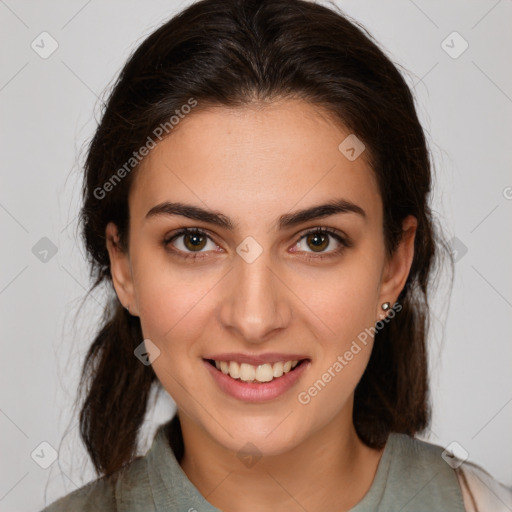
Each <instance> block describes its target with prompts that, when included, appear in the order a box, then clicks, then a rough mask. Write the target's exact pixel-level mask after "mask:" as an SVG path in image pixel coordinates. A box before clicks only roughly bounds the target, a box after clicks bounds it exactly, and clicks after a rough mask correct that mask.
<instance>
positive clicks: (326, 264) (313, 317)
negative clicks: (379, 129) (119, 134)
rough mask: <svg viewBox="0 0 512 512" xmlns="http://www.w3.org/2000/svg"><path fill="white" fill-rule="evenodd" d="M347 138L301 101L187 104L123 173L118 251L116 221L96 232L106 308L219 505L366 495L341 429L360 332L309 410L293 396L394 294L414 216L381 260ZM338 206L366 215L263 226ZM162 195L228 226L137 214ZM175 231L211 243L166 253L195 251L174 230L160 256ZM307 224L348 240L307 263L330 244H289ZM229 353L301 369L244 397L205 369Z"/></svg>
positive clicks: (334, 504)
mask: <svg viewBox="0 0 512 512" xmlns="http://www.w3.org/2000/svg"><path fill="white" fill-rule="evenodd" d="M347 135H349V132H348V131H346V130H343V129H342V128H341V127H340V126H339V125H338V124H336V123H334V122H333V121H332V120H330V118H329V116H328V115H327V113H325V112H323V111H320V110H319V109H318V107H315V106H312V105H310V104H308V103H306V102H304V101H302V100H291V99H288V100H280V101H275V102H273V103H270V104H266V105H259V106H251V107H247V108H243V109H241V108H238V109H227V108H225V107H218V108H212V109H209V110H202V111H199V110H196V111H194V112H193V113H192V114H190V115H189V116H188V117H186V118H185V119H184V120H182V121H181V122H180V124H179V126H178V127H177V128H176V129H175V130H174V131H173V132H172V134H171V135H170V136H169V137H168V138H166V139H164V140H162V141H161V142H160V143H159V144H158V145H157V146H156V148H155V149H153V150H151V152H150V154H149V155H148V156H147V157H146V158H145V159H144V161H143V162H142V164H141V167H140V168H139V169H138V170H137V175H136V176H135V177H134V178H135V180H134V183H133V185H132V188H131V190H130V196H129V209H130V231H129V250H128V252H127V253H123V252H122V251H121V250H120V249H119V247H118V245H117V244H116V241H117V231H116V227H115V225H114V224H112V223H110V224H109V225H108V226H107V229H106V237H107V247H108V250H109V254H110V259H111V272H112V278H113V283H114V286H115V290H116V293H117V295H118V297H119V300H120V301H121V302H122V303H123V304H124V305H128V306H129V307H130V312H131V314H132V315H136V316H138V317H139V318H140V321H141V326H142V331H143V334H144V338H145V339H147V338H149V339H150V340H151V341H152V342H153V343H154V344H155V345H156V346H158V348H159V349H160V351H161V353H160V355H159V357H157V358H156V360H155V361H154V362H153V368H154V371H155V373H156V374H157V376H158V378H159V380H160V382H161V383H162V385H163V387H164V388H165V390H166V391H167V392H168V393H169V394H170V395H171V396H172V398H173V399H174V401H175V402H176V404H177V408H178V413H179V416H180V421H181V424H182V430H183V438H184V443H185V455H184V458H183V459H182V460H181V461H180V464H181V467H182V469H183V471H184V472H185V473H186V475H187V476H188V478H189V479H190V480H191V481H192V483H194V485H195V486H196V487H197V488H198V489H199V491H200V492H201V493H202V494H203V496H205V497H206V499H207V500H208V501H209V502H210V503H212V504H213V505H215V506H216V507H218V508H220V509H222V510H223V511H227V512H231V511H233V512H234V511H237V512H244V511H249V510H250V511H251V512H255V511H256V512H259V511H267V510H285V509H286V510H289V511H303V510H304V509H306V510H308V511H309V512H314V511H320V510H322V511H325V510H340V511H341V510H349V509H350V508H351V507H353V506H354V505H355V504H356V503H357V502H359V501H360V500H361V499H362V498H363V496H364V494H365V493H366V492H367V491H368V489H369V488H370V486H371V483H372V481H373V478H374V476H375V472H376V469H377V466H378V463H379V461H380V458H381V455H382V450H380V451H379V450H374V449H370V448H369V447H367V446H366V445H364V443H362V441H361V440H360V439H359V437H358V436H357V434H356V432H355V429H354V426H353V422H352V410H353V396H354V389H355V387H356V385H357V383H358V381H359V380H360V378H361V376H362V374H363V372H364V370H365V367H366V365H367V363H368V359H369V356H370V353H371V348H372V346H373V340H372V339H371V338H370V339H369V340H368V343H367V345H366V346H362V350H361V351H360V352H359V353H358V354H357V355H355V356H354V358H353V359H352V360H351V361H350V362H349V364H348V365H347V366H346V367H344V368H343V371H341V372H339V373H337V374H336V377H335V378H333V379H332V380H331V382H329V383H328V384H327V385H326V386H325V388H324V389H323V390H322V391H321V392H320V393H318V395H317V396H315V397H314V398H312V399H311V401H310V403H308V404H307V405H303V404H301V403H299V401H298V400H297V395H298V393H299V392H301V391H304V390H307V389H308V387H309V386H311V385H312V384H313V383H314V382H315V381H316V380H317V379H319V378H320V377H321V376H322V374H323V373H324V372H325V371H326V370H327V368H329V367H331V366H332V365H333V363H334V362H335V361H336V358H337V357H338V355H342V354H344V353H345V352H346V351H347V350H348V349H349V347H350V345H351V343H352V341H353V340H354V339H356V337H357V335H358V334H359V333H361V332H362V331H364V329H365V328H368V327H371V326H374V325H375V322H376V321H378V320H379V319H382V318H383V317H384V313H383V311H382V309H381V304H382V303H383V302H386V301H389V302H390V303H391V304H393V303H394V302H395V301H396V299H397V297H398V295H399V293H400V291H401V290H402V288H403V286H404V284H405V281H406V278H407V275H408V273H409V269H410V265H411V263H412V258H413V250H414V249H413V244H414V234H415V230H416V219H415V218H414V217H408V218H407V219H405V221H404V224H403V229H404V237H403V239H402V243H401V244H400V245H399V247H398V249H397V250H396V251H395V252H394V254H393V256H392V257H391V258H386V253H385V246H384V237H383V228H382V219H383V215H382V201H381V198H380V194H379V190H378V187H377V183H376V181H375V177H374V174H373V172H372V170H371V169H370V168H369V167H368V166H367V164H366V162H365V160H364V158H363V156H364V153H363V155H361V156H360V157H359V158H357V159H356V160H354V161H349V160H348V159H347V158H346V157H345V156H344V155H343V154H342V153H341V152H340V151H339V149H338V145H339V144H340V143H341V142H342V141H343V140H344V139H345V137H346V136H347ZM339 198H344V199H346V200H349V201H351V202H353V203H355V204H357V205H358V206H360V207H361V208H363V209H364V211H365V212H366V218H363V217H362V216H360V215H357V214H355V213H341V214H337V215H333V216H329V217H325V218H322V219H316V220H310V221H306V222H304V223H302V224H300V225H298V226H294V227H292V228H288V229H285V230H282V231H280V230H277V229H275V227H274V224H275V222H276V220H277V219H278V218H279V217H280V216H281V215H283V214H287V213H290V212H294V211H297V210H299V209H303V208H307V207H310V206H314V205H318V204H322V203H325V202H327V201H329V200H333V199H339ZM163 201H179V202H181V203H187V204H192V205H195V206H199V207H201V208H206V209H209V210H213V211H216V212H220V213H222V214H223V215H225V216H226V217H228V218H229V219H231V220H232V221H233V222H234V223H236V224H237V228H236V229H235V230H233V231H232V232H231V231H229V230H227V229H225V228H221V227H218V226H214V225H211V224H208V223H206V222H203V221H197V220H192V219H187V218H185V217H181V216H165V215H161V216H155V217H152V218H149V219H145V215H146V213H147V212H148V211H149V210H150V209H151V208H152V207H153V206H155V205H157V204H158V203H160V202H163ZM183 227H189V228H199V229H202V230H205V231H206V233H207V234H208V235H209V236H210V237H211V240H209V239H208V238H206V239H205V243H204V245H203V246H202V248H200V249H199V251H200V252H201V255H202V256H204V257H203V258H202V259H197V260H192V259H190V260H187V259H185V258H182V257H180V256H179V255H178V253H179V251H180V250H181V251H182V253H181V254H189V255H190V254H194V252H193V251H194V249H193V247H194V246H193V245H191V244H190V239H187V236H180V237H179V238H177V239H175V240H174V241H172V242H171V243H169V244H168V247H167V249H166V248H165V247H164V242H163V240H164V239H165V238H166V237H168V238H169V236H170V235H172V234H173V233H176V232H177V231H179V229H180V228H183ZM316 227H328V228H331V229H333V230H337V231H338V232H340V234H342V235H343V234H344V235H345V236H346V237H348V238H349V239H350V241H351V242H352V245H351V247H345V248H344V249H343V250H342V251H341V252H340V253H339V254H337V255H334V256H332V257H326V258H324V259H316V260H315V259H313V260H309V261H308V260H307V259H306V257H307V256H311V255H312V256H313V257H315V256H318V255H319V254H325V255H328V254H331V255H333V254H335V252H336V250H337V249H338V248H339V247H340V244H339V242H337V241H336V239H334V238H331V237H330V236H328V235H326V236H327V237H328V238H327V240H326V242H325V244H323V245H322V249H321V250H320V252H318V251H319V249H317V248H316V245H315V243H314V242H315V240H313V241H312V239H311V238H310V239H309V242H308V238H303V239H302V240H301V237H302V236H303V235H304V234H305V233H306V232H307V231H308V230H309V229H312V228H316ZM248 236H251V237H253V238H254V239H255V240H256V241H257V242H258V244H259V245H260V246H261V248H262V249H263V252H262V254H261V255H260V256H259V257H258V258H257V259H256V260H255V261H254V262H252V263H250V264H249V263H247V262H246V261H245V260H244V259H242V258H241V257H240V256H239V255H238V254H237V252H236V248H237V246H239V244H241V242H242V241H243V240H244V239H245V238H246V237H248ZM187 240H188V245H185V243H187ZM327 241H329V243H328V244H327ZM171 248H174V249H175V252H172V249H171ZM196 251H197V249H196ZM397 314H399V313H397ZM391 321H392V320H391ZM229 351H236V352H243V353H250V354H259V353H265V352H283V353H298V354H304V355H305V356H307V357H309V358H310V359H311V366H310V367H309V368H308V369H307V370H306V372H305V373H304V374H303V375H302V377H301V379H300V380H299V381H298V382H297V383H296V384H295V386H294V387H293V388H292V389H291V390H289V391H288V392H286V393H285V394H284V395H282V396H280V397H278V398H276V399H274V400H271V401H267V402H263V403H246V402H242V401H240V400H237V399H235V398H232V397H230V396H228V395H226V394H224V393H223V392H222V391H221V390H220V389H219V387H218V386H217V385H216V383H215V381H214V380H213V378H212V377H211V375H210V374H209V372H208V371H206V369H205V368H204V363H203V360H202V358H203V357H205V356H206V355H208V354H211V353H212V352H213V353H221V352H229ZM248 442H250V443H252V444H253V445H255V446H256V447H257V450H258V451H259V453H260V454H261V456H262V458H261V459H259V460H258V461H257V463H255V464H254V465H252V466H251V467H247V466H246V465H245V464H243V463H242V461H241V459H240V457H239V456H238V455H237V452H238V451H239V450H240V449H241V448H242V447H244V446H245V445H246V443H248Z"/></svg>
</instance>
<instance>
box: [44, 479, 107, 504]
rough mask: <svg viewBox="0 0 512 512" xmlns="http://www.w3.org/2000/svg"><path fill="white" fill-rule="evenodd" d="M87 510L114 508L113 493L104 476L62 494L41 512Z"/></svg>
mask: <svg viewBox="0 0 512 512" xmlns="http://www.w3.org/2000/svg"><path fill="white" fill-rule="evenodd" d="M69 510H73V511H76V512H89V511H91V512H92V511H97V510H102V511H105V512H109V511H114V510H116V505H115V494H114V489H113V487H112V485H111V484H110V482H109V480H108V479H107V478H106V477H102V478H99V479H97V480H94V481H92V482H89V483H88V484H86V485H84V486H83V487H80V488H79V489H76V490H75V491H73V492H71V493H69V494H67V495H66V496H63V497H62V498H60V499H58V500H57V501H55V502H53V503H52V504H51V505H48V506H47V507H46V508H45V509H44V510H42V512H65V511H69Z"/></svg>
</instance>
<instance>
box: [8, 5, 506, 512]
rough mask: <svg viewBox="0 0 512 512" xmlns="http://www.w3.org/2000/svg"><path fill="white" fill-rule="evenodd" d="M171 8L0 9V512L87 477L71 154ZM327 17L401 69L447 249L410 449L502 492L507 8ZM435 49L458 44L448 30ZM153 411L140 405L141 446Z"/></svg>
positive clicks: (90, 309) (355, 10)
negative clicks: (424, 415) (80, 412)
mask: <svg viewBox="0 0 512 512" xmlns="http://www.w3.org/2000/svg"><path fill="white" fill-rule="evenodd" d="M189 3H190V2H176V1H174V2H173V1H149V2H147V1H146V2H142V1H138V2H135V1H123V2H121V1H120V0H117V1H108V2H106V1H103V2H100V1H99V0H92V1H83V0H80V1H74V0H73V1H69V0H68V1H64V0H60V1H46V2H28V1H22V0H6V1H1V0H0V16H1V25H0V29H1V33H2V61H1V67H0V107H1V140H2V146H1V170H2V171H1V188H0V224H1V229H2V231H1V233H2V234H1V240H2V251H1V264H0V269H1V273H0V308H1V309H0V311H1V326H2V332H1V343H2V345H1V348H2V351H1V354H2V357H1V359H0V364H1V370H0V389H1V400H0V429H1V435H0V444H1V451H0V454H1V455H0V458H1V465H2V466H1V471H0V510H1V511H11V512H12V511H20V512H22V511H30V510H39V509H40V508H42V507H43V505H44V504H45V503H49V502H51V501H53V500H54V499H56V498H57V497H59V496H60V495H63V494H66V493H68V492H70V491H72V490H73V489H75V488H76V487H77V486H80V485H82V484H84V483H86V482H87V481H89V480H91V479H92V478H93V476H94V475H93V473H92V471H91V465H90V463H88V460H87V458H86V456H85V451H84V449H83V447H82V445H81V444H80V442H79V440H78V430H77V428H76V424H77V422H76V415H75V416H73V414H74V412H73V411H72V409H71V406H72V403H73V400H74V398H75V390H76V386H77V383H78V375H79V369H80V365H81V363H82V361H83V358H84V355H85V351H86V350H87V348H88V346H89V344H90V343H91V341H92V336H93V334H94V332H95V329H96V326H97V318H98V315H99V313H100V308H101V304H102V297H101V296H100V294H99V293H95V294H94V297H93V298H92V299H90V300H89V301H87V302H86V304H85V306H84V308H83V311H82V314H81V315H80V316H79V317H78V318H75V316H74V315H75V312H76V311H77V308H78V306H79V305H80V301H81V300H82V298H83V296H84V294H85V291H86V289H87V288H88V287H89V282H88V269H87V266H86V264H85V259H84V251H83V249H82V246H81V242H80V239H79V238H78V236H77V233H76V214H77V212H78V208H79V205H80V201H79V200H80V185H81V173H80V164H81V162H82V156H83V154H81V153H80V149H81V148H82V147H83V145H84V142H85V141H87V140H88V138H89V137H90V136H91V135H92V133H93V130H94V128H95V125H96V120H95V118H97V117H98V115H99V112H100V110H99V107H100V101H99V99H98V97H103V96H102V93H103V91H105V88H106V87H107V86H108V85H109V84H111V83H112V81H113V79H114V78H115V76H116V74H117V73H118V71H119V70H120V67H121V66H122V64H123V63H124V62H125V60H126V58H127V57H128V56H129V54H130V52H131V51H132V50H133V49H134V48H135V47H136V46H137V45H138V44H139V43H140V42H141V41H142V39H143V38H144V37H145V36H146V35H148V34H149V33H150V32H151V31H153V30H154V29H155V28H156V27H157V26H159V25H160V24H161V23H162V22H164V20H166V19H168V18H169V17H170V16H171V15H172V14H174V13H176V12H177V11H179V10H181V8H182V7H184V6H185V5H188V4H189ZM338 5H339V6H340V7H342V8H343V9H344V10H345V11H346V12H347V13H348V14H349V15H351V16H353V17H354V18H355V19H357V20H359V21H361V22H362V23H363V24H364V25H365V26H366V27H367V28H368V30H369V31H370V32H371V33H372V34H373V35H374V36H375V38H376V39H377V40H378V41H379V42H380V44H381V45H382V46H383V47H384V48H385V49H386V51H387V52H388V55H390V56H391V58H392V59H393V61H394V62H396V63H399V64H401V65H402V66H404V67H405V68H406V69H407V70H408V72H407V73H406V80H407V81H408V83H409V84H410V85H411V87H414V92H415V95H416V98H417V102H418V110H419V114H420V117H421V120H422V123H423V124H424V126H425V129H426V131H427V134H428V137H429V142H430V144H431V149H432V152H433V156H434V160H435V166H436V172H437V179H436V187H435V203H434V207H435V211H436V213H437V215H438V217H439V220H440V222H441V224H442V225H443V226H444V228H445V231H446V233H447V235H448V238H452V237H456V238H457V239H458V242H457V246H454V247H456V248H457V247H458V248H459V253H458V254H459V258H460V259H459V261H458V262H457V264H456V276H455V286H454V291H453V295H452V296H451V299H450V301H449V302H448V300H447V299H446V291H447V290H446V288H445V289H443V288H442V289H441V290H440V293H439V294H438V296H437V297H436V298H435V303H434V314H435V318H434V329H433V331H432V336H431V339H430V359H431V369H432V396H433V405H434V416H433V424H432V430H431V433H430V435H429V436H427V437H426V439H428V440H429V441H431V442H434V443H437V444H440V445H442V446H447V445H449V444H450V443H452V442H453V441H456V442H458V443H459V444H460V445H461V446H463V447H464V448H465V449H466V450H467V452H469V458H470V460H473V461H475V462H477V463H479V464H481V465H482V466H483V467H484V468H485V469H487V470H488V471H490V472H491V473H492V474H493V475H494V476H495V477H497V478H498V479H500V480H502V481H503V482H504V483H506V484H508V485H512V463H511V460H512V438H511V433H512V371H511V368H512V364H511V363H512V343H511V341H512V337H511V333H512V328H511V322H510V319H511V313H512V286H511V284H512V270H511V265H510V262H511V261H512V244H511V218H512V217H511V213H512V188H511V187H512V173H511V168H510V163H511V147H512V142H511V136H512V72H511V64H510V62H511V61H510V52H511V50H512V31H511V30H510V27H511V26H512V23H511V22H512V2H511V1H510V0H499V1H467V0H463V1H462V0H458V1H453V0H452V1H451V2H445V1H441V0H437V1H432V0H431V1H426V0H415V1H412V0H393V1H386V2H382V1H379V0H371V1H370V0H364V1H361V0H359V1H355V0H353V1H339V2H338ZM43 31H47V32H48V33H49V34H51V36H52V37H53V38H54V39H55V40H56V41H57V43H58V45H59V46H58V49H57V50H56V51H55V52H54V53H53V54H52V55H51V56H50V57H48V58H47V59H43V58H41V57H40V56H39V54H38V53H36V52H35V51H34V50H33V49H32V48H31V43H32V41H34V40H35V41H36V43H37V42H38V41H40V38H38V36H39V34H40V33H41V32H43ZM453 31H457V32H458V33H459V34H460V35H461V36H462V37H463V38H464V40H466V41H467V42H468V44H469V47H468V49H467V50H466V51H465V52H464V53H462V54H461V55H460V56H458V58H452V57H451V56H450V55H448V53H447V52H446V51H445V49H444V48H443V45H442V42H443V41H445V40H446V38H447V37H448V36H449V35H450V34H451V33H452V32H453ZM452 40H453V41H454V42H453V43H452V42H451V41H452ZM39 45H40V46H42V43H40V42H39ZM444 45H449V46H453V48H452V50H451V51H452V52H457V51H458V50H460V48H462V47H461V46H460V45H461V41H460V40H457V39H453V36H450V38H448V40H447V42H446V43H444ZM45 48H47V49H48V48H49V43H48V40H46V44H45ZM43 237H47V238H49V239H50V240H51V241H52V243H53V244H55V246H56V247H57V249H58V252H57V253H56V254H55V256H53V257H50V255H51V253H50V255H48V261H46V262H43V261H41V260H40V259H39V258H38V257H36V255H35V254H34V253H33V252H32V248H33V247H34V246H35V245H36V243H38V241H39V240H40V239H41V238H43ZM461 247H462V248H463V250H462V252H461V251H460V248H461ZM464 247H465V248H466V249H467V252H466V253H465V254H463V252H464V250H465V249H464ZM461 255H462V257H460V256H461ZM40 256H41V255H40ZM443 282H446V279H444V280H443ZM443 325H444V328H443ZM156 398H158V397H156ZM170 407H173V404H172V401H171V400H170V398H169V397H168V396H161V397H160V398H159V399H158V402H157V407H156V409H155V412H154V414H153V415H152V416H151V417H149V418H148V421H147V423H146V426H145V432H146V437H145V439H146V441H145V443H146V444H145V445H144V446H143V447H142V451H145V449H146V448H147V446H148V442H149V440H150V439H151V437H152V433H153V432H154V430H155V428H156V426H157V424H158V423H160V422H162V421H164V420H165V419H167V418H168V417H169V416H170V414H171V412H170V411H169V408H170ZM75 414H76V411H75ZM65 432H67V435H66V436H65V437H64V438H63V435H64V433H65ZM42 442H46V443H49V444H50V445H51V446H52V447H53V448H54V449H55V450H56V451H58V453H59V456H58V459H57V460H56V461H55V462H54V463H53V464H51V465H50V466H49V467H48V468H47V469H43V468H42V467H40V465H38V464H37V463H36V462H35V460H34V459H36V460H38V462H39V463H44V462H45V461H46V462H50V461H51V448H49V447H48V446H47V445H43V446H40V443H42ZM34 450H35V452H34ZM31 454H34V455H33V457H34V459H33V458H32V456H31ZM38 455H39V456H38Z"/></svg>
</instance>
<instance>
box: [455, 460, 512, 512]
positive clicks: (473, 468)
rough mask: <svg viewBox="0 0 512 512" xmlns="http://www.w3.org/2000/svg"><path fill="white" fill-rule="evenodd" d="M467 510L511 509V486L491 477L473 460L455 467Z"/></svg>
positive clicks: (475, 511)
mask: <svg viewBox="0 0 512 512" xmlns="http://www.w3.org/2000/svg"><path fill="white" fill-rule="evenodd" d="M455 472H456V474H457V479H458V481H459V485H460V487H461V489H462V496H463V498H464V505H465V507H466V510H467V512H477V511H478V512H487V511H492V512H502V511H503V512H508V511H510V510H512V488H510V487H506V486H505V485H503V484H502V483H501V482H499V481H498V480H497V479H495V478H493V477H492V476H491V475H490V474H489V473H488V472H487V471H486V470H485V469H484V468H482V467H481V466H479V465H477V464H475V463H473V462H468V461H466V462H461V463H460V465H459V466H458V467H457V468H455Z"/></svg>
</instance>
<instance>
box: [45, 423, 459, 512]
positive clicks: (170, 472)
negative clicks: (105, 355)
mask: <svg viewBox="0 0 512 512" xmlns="http://www.w3.org/2000/svg"><path fill="white" fill-rule="evenodd" d="M173 419H174V420H176V416H175V417H174V418H173ZM175 425H176V423H175V421H174V422H173V421H172V420H171V421H169V422H167V423H165V424H164V425H161V426H160V427H159V428H158V430H157V432H156V434H155V437H154V440H153V444H152V446H151V448H150V449H149V450H148V452H147V453H146V455H144V456H143V457H142V456H141V457H137V458H136V459H134V460H133V461H132V462H131V463H130V464H127V465H126V466H124V467H123V468H122V469H121V470H119V478H118V479H117V481H116V483H115V485H111V484H110V483H109V480H108V478H106V477H102V478H99V479H97V480H94V481H92V482H90V483H89V484H87V485H85V486H83V487H81V488H79V489H77V490H76V491H73V492H72V493H70V494H68V495H67V496H64V497H62V498H60V499H59V500H57V501H56V502H54V503H53V504H51V505H50V506H48V507H46V508H45V509H44V510H43V511H42V512H64V511H65V512H70V511H73V512H100V511H101V512H110V511H116V512H164V511H165V512H221V511H220V510H219V509H218V508H216V507H214V506H213V505H211V504H210V503H209V502H208V501H207V500H206V499H205V498H204V497H203V496H202V495H201V494H200V492H199V491H198V490H197V488H196V487H195V486H194V485H193V484H192V482H191V481H190V480H189V479H188V477H187V475H186V474H185V473H184V471H183V470H182V469H181V466H180V465H179V462H178V459H177V458H176V455H175V453H174V451H173V449H172V448H171V445H170V443H169V439H170V435H174V436H175V435H176V432H175V431H173V434H171V429H173V428H175ZM442 452H443V448H441V447H440V446H438V445H435V444H431V443H427V442H425V441H421V440H419V439H416V438H412V437H410V436H408V435H405V434H396V433H392V434H390V435H389V437H388V440H387V443H386V446H385V448H384V452H383V454H382V457H381V460H380V462H379V466H378V468H377V472H376V474H375V478H374V480H373V483H372V485H371V487H370V489H369V490H368V492H367V493H366V495H365V496H364V497H363V498H362V500H361V501H360V502H359V503H358V504H357V505H356V506H355V507H353V508H352V509H351V510H350V512H376V511H378V512H399V511H400V512H436V511H439V512H441V511H442V512H446V511H450V512H464V510H465V509H464V504H463V498H462V492H461V489H460V486H459V484H458V481H457V477H456V474H455V471H454V470H453V468H452V467H451V466H449V465H448V464H447V463H446V462H445V461H444V459H443V458H442V457H441V454H442ZM312 485H314V483H312Z"/></svg>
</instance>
